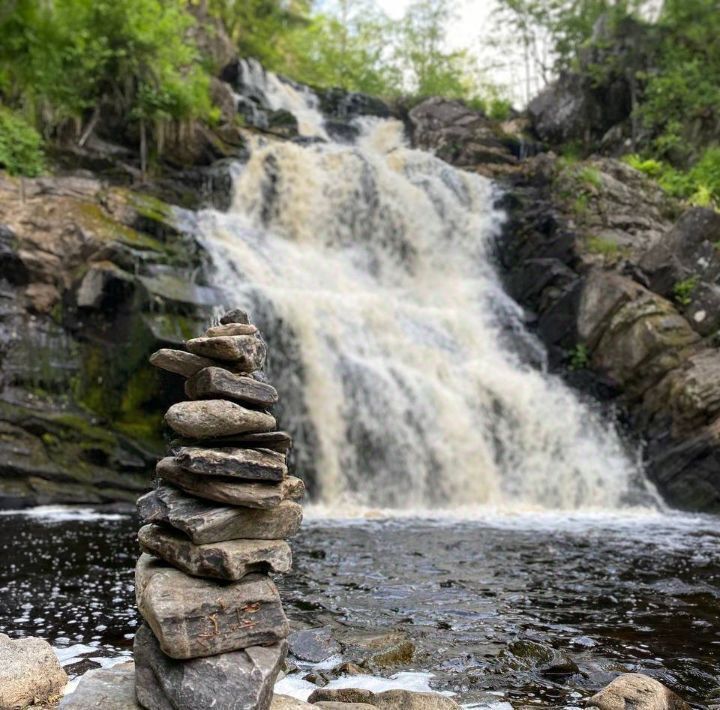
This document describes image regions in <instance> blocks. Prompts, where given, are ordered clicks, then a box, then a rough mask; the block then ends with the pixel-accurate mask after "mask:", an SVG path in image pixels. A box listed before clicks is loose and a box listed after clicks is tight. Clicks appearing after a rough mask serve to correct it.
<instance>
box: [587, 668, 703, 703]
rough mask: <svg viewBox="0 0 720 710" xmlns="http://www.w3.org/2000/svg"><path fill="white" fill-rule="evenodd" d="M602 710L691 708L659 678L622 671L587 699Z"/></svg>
mask: <svg viewBox="0 0 720 710" xmlns="http://www.w3.org/2000/svg"><path fill="white" fill-rule="evenodd" d="M585 706H586V707H590V708H599V710H690V706H689V705H688V704H687V703H686V702H685V701H684V700H683V699H682V698H681V697H679V696H678V695H676V694H675V693H673V692H672V690H670V689H669V688H666V687H665V686H664V685H663V684H662V683H661V682H660V681H658V680H655V678H651V677H650V676H646V675H643V674H642V673H623V675H620V676H618V677H617V678H615V680H613V682H612V683H610V684H609V685H607V686H606V687H605V688H603V689H602V690H601V691H600V692H599V693H596V694H595V695H593V696H592V697H591V698H589V699H588V700H587V701H586V702H585Z"/></svg>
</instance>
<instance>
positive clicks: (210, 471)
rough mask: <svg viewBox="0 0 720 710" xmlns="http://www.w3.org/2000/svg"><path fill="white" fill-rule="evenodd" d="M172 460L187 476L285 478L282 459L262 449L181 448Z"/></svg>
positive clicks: (273, 452) (266, 479)
mask: <svg viewBox="0 0 720 710" xmlns="http://www.w3.org/2000/svg"><path fill="white" fill-rule="evenodd" d="M175 460H176V462H177V464H178V465H179V466H182V468H184V469H185V470H186V471H190V473H196V474H198V475H203V476H227V477H230V478H241V479H247V480H255V481H273V482H279V481H282V480H283V478H285V477H286V476H287V466H286V464H285V457H284V456H283V455H282V454H279V453H277V452H276V451H268V450H263V449H234V448H221V449H204V448H198V447H182V448H180V449H178V450H177V451H176V454H175Z"/></svg>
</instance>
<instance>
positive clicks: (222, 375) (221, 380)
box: [185, 367, 278, 407]
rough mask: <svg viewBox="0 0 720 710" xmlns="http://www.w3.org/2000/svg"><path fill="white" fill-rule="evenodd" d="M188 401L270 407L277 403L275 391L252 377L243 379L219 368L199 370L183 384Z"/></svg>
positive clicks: (270, 386)
mask: <svg viewBox="0 0 720 710" xmlns="http://www.w3.org/2000/svg"><path fill="white" fill-rule="evenodd" d="M185 394H186V395H187V396H188V397H190V399H213V398H215V399H233V400H239V401H240V402H243V403H245V404H250V405H255V406H260V407H270V406H272V405H273V404H275V403H276V402H277V401H278V393H277V390H276V389H275V388H274V387H273V386H272V385H268V384H265V383H264V382H258V381H257V380H256V379H254V378H252V377H243V376H241V375H235V374H233V373H232V372H228V371H227V370H224V369H223V368H221V367H207V368H205V369H203V370H200V372H198V373H197V374H195V375H194V376H193V377H191V378H190V379H189V380H188V381H187V382H186V383H185Z"/></svg>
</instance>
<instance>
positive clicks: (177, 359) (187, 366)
mask: <svg viewBox="0 0 720 710" xmlns="http://www.w3.org/2000/svg"><path fill="white" fill-rule="evenodd" d="M150 364H151V365H154V366H155V367H159V368H160V369H161V370H167V371H168V372H174V373H175V374H176V375H182V376H183V377H192V376H193V375H194V374H195V373H196V372H200V370H203V369H205V368H206V367H210V366H212V365H214V364H215V363H214V362H213V361H212V360H208V358H206V357H200V356H199V355H193V354H192V353H188V352H185V351H184V350H172V349H171V348H162V349H160V350H158V351H156V352H154V353H153V354H152V355H151V356H150Z"/></svg>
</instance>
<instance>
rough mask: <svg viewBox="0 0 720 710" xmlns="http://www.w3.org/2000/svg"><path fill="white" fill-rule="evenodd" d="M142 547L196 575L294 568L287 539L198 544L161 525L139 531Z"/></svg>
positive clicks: (230, 575)
mask: <svg viewBox="0 0 720 710" xmlns="http://www.w3.org/2000/svg"><path fill="white" fill-rule="evenodd" d="M138 540H139V541H140V547H141V548H142V550H143V551H144V552H147V553H149V554H151V555H155V556H156V557H160V558H162V559H163V560H165V561H166V562H168V563H170V564H171V565H174V566H175V567H177V568H179V569H181V570H182V571H183V572H186V573H187V574H190V575H193V576H195V577H212V578H213V579H224V580H230V581H237V580H239V579H242V578H243V577H246V576H247V575H248V574H253V573H267V572H277V573H279V574H285V573H287V572H289V571H290V570H291V569H292V552H291V550H290V545H288V544H287V542H285V541H284V540H228V541H227V542H215V543H209V544H207V545H195V544H193V543H192V542H191V541H190V540H188V538H187V537H186V536H185V535H183V534H182V533H179V532H177V531H176V530H173V529H172V528H166V527H161V526H160V525H145V526H143V527H142V528H140V531H139V532H138Z"/></svg>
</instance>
